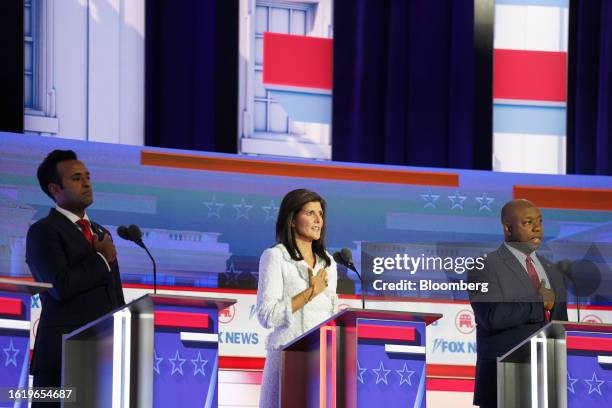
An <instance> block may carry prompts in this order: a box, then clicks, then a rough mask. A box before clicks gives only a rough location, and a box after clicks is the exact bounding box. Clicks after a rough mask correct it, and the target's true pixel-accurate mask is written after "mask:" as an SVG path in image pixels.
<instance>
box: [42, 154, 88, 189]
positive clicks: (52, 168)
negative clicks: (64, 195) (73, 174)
mask: <svg viewBox="0 0 612 408" xmlns="http://www.w3.org/2000/svg"><path fill="white" fill-rule="evenodd" d="M66 160H78V159H77V155H76V153H75V152H73V151H72V150H54V151H52V152H51V153H49V154H48V155H47V157H45V160H43V161H42V163H40V166H38V171H37V172H36V176H37V177H38V183H39V184H40V188H41V189H42V191H44V193H45V194H46V195H48V196H49V197H51V199H52V200H53V201H55V198H53V195H52V194H51V193H50V192H49V183H55V184H59V185H60V186H61V187H62V188H64V185H63V184H62V178H61V177H60V175H59V173H58V172H57V163H59V162H63V161H66Z"/></svg>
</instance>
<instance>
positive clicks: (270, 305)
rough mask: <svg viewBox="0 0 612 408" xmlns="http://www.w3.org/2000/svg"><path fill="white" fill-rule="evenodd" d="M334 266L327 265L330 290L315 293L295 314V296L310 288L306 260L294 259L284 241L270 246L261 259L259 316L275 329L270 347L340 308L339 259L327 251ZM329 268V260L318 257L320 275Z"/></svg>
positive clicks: (279, 346)
mask: <svg viewBox="0 0 612 408" xmlns="http://www.w3.org/2000/svg"><path fill="white" fill-rule="evenodd" d="M327 255H328V256H329V258H330V260H331V265H330V266H328V267H327V277H328V285H327V289H325V291H324V292H323V293H320V294H319V295H318V296H315V297H314V298H313V299H312V300H311V301H310V302H308V303H307V304H306V305H304V307H303V308H301V309H299V310H297V311H296V312H295V313H293V312H292V311H291V298H293V297H294V296H295V295H297V294H298V293H300V292H302V291H304V290H305V289H308V287H309V286H310V284H309V282H308V265H307V264H306V261H303V260H302V261H294V260H293V259H291V257H290V256H289V252H288V251H287V249H286V248H285V246H284V245H282V244H277V245H276V246H274V247H272V248H269V249H266V250H265V251H264V252H263V254H262V255H261V258H260V259H259V284H258V285H257V317H258V319H259V322H260V323H261V325H262V326H264V327H265V328H268V329H274V330H273V331H272V333H271V334H270V336H269V337H268V341H267V345H266V348H267V349H269V350H270V349H271V350H277V349H279V348H281V347H282V346H283V345H285V344H287V343H288V342H290V341H291V340H293V339H295V338H296V337H298V336H300V335H302V334H303V333H305V332H307V331H308V330H310V329H311V328H313V327H314V326H316V325H317V324H319V323H321V322H322V321H323V320H325V319H327V318H329V317H331V316H332V315H333V314H334V313H335V312H336V310H337V305H338V295H336V285H337V281H338V272H337V270H336V262H334V259H333V258H332V257H331V256H330V255H329V253H328V254H327ZM324 268H325V260H324V259H321V258H319V257H318V256H317V263H316V265H315V267H314V269H313V275H314V276H316V275H317V274H318V273H319V272H320V271H322V270H323V269H324Z"/></svg>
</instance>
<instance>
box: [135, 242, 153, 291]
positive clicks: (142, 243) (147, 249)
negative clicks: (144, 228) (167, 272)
mask: <svg viewBox="0 0 612 408" xmlns="http://www.w3.org/2000/svg"><path fill="white" fill-rule="evenodd" d="M139 245H140V246H142V248H143V249H144V250H145V251H147V255H149V258H151V262H153V294H154V295H156V294H157V264H156V263H155V259H153V255H151V252H149V248H147V246H146V245H145V244H144V242H142V240H140V244H139Z"/></svg>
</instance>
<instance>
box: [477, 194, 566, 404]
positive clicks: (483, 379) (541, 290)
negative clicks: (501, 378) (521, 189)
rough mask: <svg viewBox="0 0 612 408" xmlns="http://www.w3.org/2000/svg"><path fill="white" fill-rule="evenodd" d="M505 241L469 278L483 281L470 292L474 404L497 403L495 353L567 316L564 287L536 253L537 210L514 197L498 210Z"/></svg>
mask: <svg viewBox="0 0 612 408" xmlns="http://www.w3.org/2000/svg"><path fill="white" fill-rule="evenodd" d="M501 221H502V226H503V231H504V238H505V242H504V243H503V244H502V245H501V246H500V247H499V248H498V249H497V250H496V251H494V252H491V253H489V254H487V256H486V258H485V262H484V265H485V266H484V268H483V269H482V270H480V271H479V270H476V269H474V270H472V271H470V273H469V280H470V281H471V282H483V283H484V282H486V283H488V291H487V292H471V293H470V303H471V304H472V309H473V310H474V315H475V316H476V350H477V357H476V385H475V390H474V405H479V406H480V407H481V408H492V407H497V357H501V356H502V355H504V354H506V353H507V352H508V351H510V350H511V349H512V348H513V347H515V346H516V345H518V344H519V343H520V342H521V341H523V340H524V339H526V338H527V337H529V336H530V335H532V334H533V333H534V332H536V331H537V330H539V329H540V328H542V327H543V326H544V325H545V324H546V323H547V322H548V321H550V320H567V305H566V303H565V285H564V282H563V277H562V275H561V273H560V271H559V270H558V268H556V266H555V265H554V264H552V263H551V262H549V261H547V260H546V259H545V258H543V257H541V256H540V255H538V254H536V252H535V251H536V249H538V248H539V247H540V244H541V242H542V214H541V213H540V210H539V209H538V208H537V207H536V206H535V205H534V204H533V203H531V202H530V201H528V200H513V201H510V202H508V203H506V205H504V207H503V209H502V214H501Z"/></svg>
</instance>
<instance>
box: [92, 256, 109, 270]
mask: <svg viewBox="0 0 612 408" xmlns="http://www.w3.org/2000/svg"><path fill="white" fill-rule="evenodd" d="M96 253H97V254H98V255H100V258H102V260H103V261H104V263H105V264H106V268H107V269H108V271H109V272H110V271H111V267H110V265H109V264H108V261H107V260H106V258H105V257H104V255H102V254H101V253H100V252H96Z"/></svg>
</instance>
